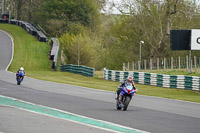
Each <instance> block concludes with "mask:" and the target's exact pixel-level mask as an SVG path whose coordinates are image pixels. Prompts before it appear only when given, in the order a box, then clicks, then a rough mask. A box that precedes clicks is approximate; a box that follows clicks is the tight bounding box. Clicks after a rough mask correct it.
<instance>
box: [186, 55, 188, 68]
mask: <svg viewBox="0 0 200 133" xmlns="http://www.w3.org/2000/svg"><path fill="white" fill-rule="evenodd" d="M186 69H187V71H188V55H187V56H186Z"/></svg>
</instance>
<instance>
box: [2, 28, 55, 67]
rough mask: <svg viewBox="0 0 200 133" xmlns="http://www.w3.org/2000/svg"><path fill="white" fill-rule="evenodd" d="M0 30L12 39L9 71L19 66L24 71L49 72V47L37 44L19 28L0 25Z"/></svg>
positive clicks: (35, 40)
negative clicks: (11, 60)
mask: <svg viewBox="0 0 200 133" xmlns="http://www.w3.org/2000/svg"><path fill="white" fill-rule="evenodd" d="M0 29H2V30H5V31H7V32H8V33H10V34H11V36H12V37H13V38H14V58H13V62H12V64H11V66H10V67H9V70H10V71H17V70H18V69H19V68H20V67H21V66H23V67H24V69H25V70H50V64H51V62H50V61H49V60H48V54H49V51H50V46H49V45H48V44H47V43H44V42H39V41H38V40H37V38H36V37H34V36H32V35H30V34H27V33H26V31H25V30H24V29H22V28H21V27H19V26H15V25H11V24H0Z"/></svg>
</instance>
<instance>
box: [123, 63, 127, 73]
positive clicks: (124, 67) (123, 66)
mask: <svg viewBox="0 0 200 133" xmlns="http://www.w3.org/2000/svg"><path fill="white" fill-rule="evenodd" d="M125 69H126V68H125V63H123V71H125Z"/></svg>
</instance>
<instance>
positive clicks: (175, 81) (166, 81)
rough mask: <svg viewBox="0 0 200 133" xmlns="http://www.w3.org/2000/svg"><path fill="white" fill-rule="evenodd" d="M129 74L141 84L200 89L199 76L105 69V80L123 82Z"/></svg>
mask: <svg viewBox="0 0 200 133" xmlns="http://www.w3.org/2000/svg"><path fill="white" fill-rule="evenodd" d="M128 76H131V77H133V80H134V82H135V83H139V84H145V85H153V86H160V87H167V88H178V89H186V90H196V91H200V77H198V76H184V75H166V74H156V73H145V72H131V71H113V70H108V69H104V79H105V80H111V81H118V82H119V81H120V82H122V81H123V80H125V79H126V78H127V77H128Z"/></svg>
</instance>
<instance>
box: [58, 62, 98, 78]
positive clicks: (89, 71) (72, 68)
mask: <svg viewBox="0 0 200 133" xmlns="http://www.w3.org/2000/svg"><path fill="white" fill-rule="evenodd" d="M60 71H61V72H71V73H76V74H81V75H83V76H88V77H94V73H95V69H94V68H91V67H86V66H83V65H72V64H67V65H62V66H60Z"/></svg>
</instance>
